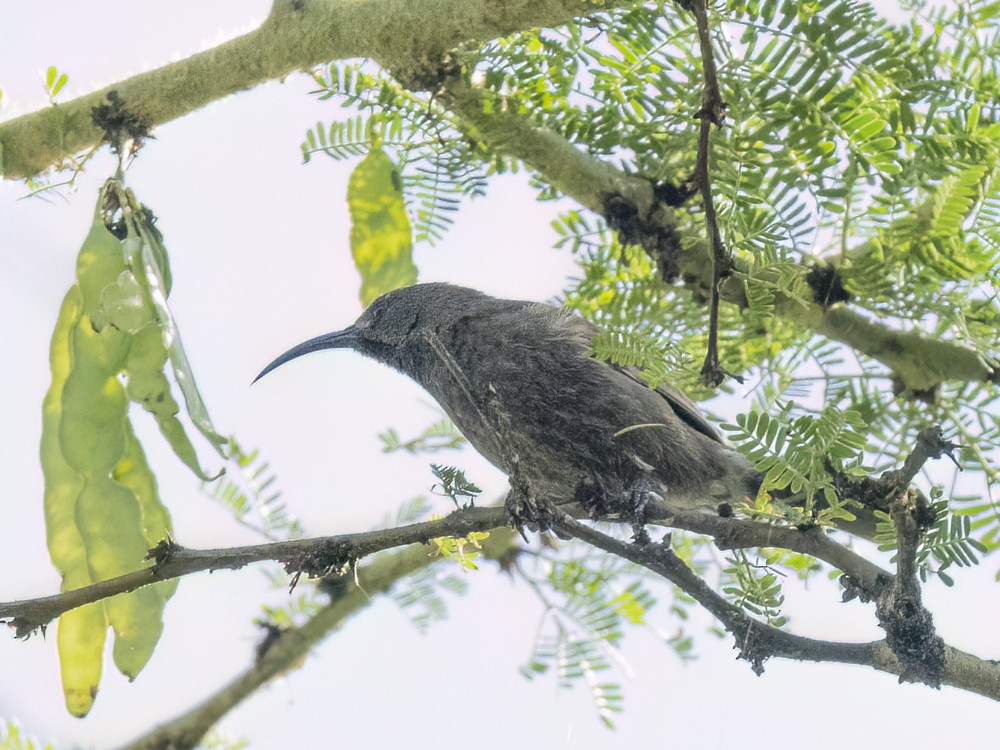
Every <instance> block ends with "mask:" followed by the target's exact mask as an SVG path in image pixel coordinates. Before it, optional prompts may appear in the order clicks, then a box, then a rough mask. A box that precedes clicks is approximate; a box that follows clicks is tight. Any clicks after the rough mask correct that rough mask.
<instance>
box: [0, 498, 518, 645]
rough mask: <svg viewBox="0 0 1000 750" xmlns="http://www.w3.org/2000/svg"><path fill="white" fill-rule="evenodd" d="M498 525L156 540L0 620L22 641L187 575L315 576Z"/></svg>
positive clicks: (497, 515)
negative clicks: (145, 562) (210, 543)
mask: <svg viewBox="0 0 1000 750" xmlns="http://www.w3.org/2000/svg"><path fill="white" fill-rule="evenodd" d="M502 526H504V515H503V509H501V508H467V509H465V510H461V511H455V512H453V513H451V514H450V515H448V516H446V517H445V518H442V519H438V520H436V521H425V522H423V523H415V524H410V525H408V526H399V527H396V528H391V529H382V530H378V531H366V532H360V533H356V534H340V535H337V536H329V537H318V538H313V539H294V540H291V541H284V542H271V543H268V544H257V545H251V546H247V547H231V548H228V549H207V550H196V549H188V548H186V547H181V546H179V545H177V544H174V543H173V542H161V543H160V545H159V546H157V547H156V548H154V549H153V550H152V551H151V552H150V557H152V558H155V559H156V560H157V562H156V563H155V564H154V565H152V566H151V567H149V568H144V569H142V570H137V571H134V572H132V573H126V574H125V575H122V576H118V577H117V578H111V579H108V580H106V581H101V582H100V583H94V584H91V585H90V586H84V587H82V588H79V589H74V590H73V591H67V592H64V593H61V594H55V595H53V596H46V597H42V598H39V599H26V600H22V601H15V602H4V603H0V621H2V620H3V619H6V618H10V620H9V623H8V624H9V625H10V626H12V627H13V628H14V630H15V634H16V635H17V636H18V637H23V636H26V635H29V634H30V633H32V632H33V631H35V630H37V629H38V628H41V627H44V626H45V625H47V624H48V623H49V622H51V621H52V620H53V619H55V618H56V617H58V616H59V615H61V614H63V613H64V612H68V611H69V610H71V609H76V608H77V607H81V606H83V605H84V604H89V603H91V602H96V601H101V600H103V599H107V598H109V597H111V596H115V595H116V594H122V593H126V592H128V591H134V590H135V589H138V588H141V587H143V586H148V585H150V584H152V583H157V582H159V581H166V580H169V579H171V578H179V577H181V576H185V575H189V574H191V573H197V572H200V571H204V570H213V571H214V570H237V569H239V568H242V567H244V566H245V565H249V564H250V563H255V562H263V561H265V560H273V561H275V562H280V563H282V564H284V566H285V569H286V570H287V571H288V572H290V573H306V574H307V575H309V576H311V577H319V576H325V575H329V574H330V573H332V572H336V571H339V570H342V569H345V568H347V567H348V566H350V565H353V564H354V563H356V562H357V561H358V560H360V559H362V558H363V557H366V556H368V555H371V554H373V553H375V552H381V551H383V550H387V549H391V548H393V547H401V546H404V545H408V544H427V542H429V541H430V540H431V539H434V538H435V537H442V536H455V537H461V536H466V535H467V534H469V533H471V532H473V531H490V530H496V529H498V528H500V527H502Z"/></svg>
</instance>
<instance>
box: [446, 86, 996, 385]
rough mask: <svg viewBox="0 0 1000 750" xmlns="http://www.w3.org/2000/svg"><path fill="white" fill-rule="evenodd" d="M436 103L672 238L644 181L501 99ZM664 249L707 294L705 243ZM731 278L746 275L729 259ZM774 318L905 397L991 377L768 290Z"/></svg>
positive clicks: (663, 210) (912, 336)
mask: <svg viewBox="0 0 1000 750" xmlns="http://www.w3.org/2000/svg"><path fill="white" fill-rule="evenodd" d="M440 101H441V102H442V103H443V104H444V106H446V107H447V108H448V109H450V110H451V111H452V112H453V113H455V114H456V115H458V116H459V117H460V118H461V119H462V120H464V121H465V123H466V124H467V126H468V127H469V133H470V135H472V136H474V137H476V138H479V139H480V140H482V141H484V142H485V143H487V144H488V145H489V146H490V147H491V148H494V149H496V150H498V151H500V152H502V153H506V154H509V155H511V156H514V157H516V158H518V159H520V160H521V161H523V162H524V163H525V164H526V165H527V166H528V167H530V168H531V169H534V170H536V171H537V172H539V173H540V174H541V175H542V176H544V177H545V179H546V180H547V181H548V182H549V183H550V184H552V186H553V187H555V188H556V189H557V190H559V191H560V192H562V193H564V194H565V195H567V196H569V197H571V198H573V199H574V200H576V201H577V202H579V203H580V204H581V205H583V206H585V207H586V208H589V209H591V210H592V211H596V212H598V213H601V214H602V215H604V213H605V209H606V201H607V200H608V198H609V197H610V196H621V197H622V198H623V199H624V200H625V201H626V202H628V203H629V204H631V205H632V206H634V208H635V210H636V211H637V214H638V217H637V218H638V221H639V222H640V223H641V224H643V225H644V228H645V229H646V231H650V232H653V231H656V232H659V233H660V234H661V235H663V236H664V237H677V236H678V234H677V232H678V227H677V222H676V219H675V217H674V213H673V211H672V210H671V209H670V208H669V207H668V206H665V205H664V204H663V203H660V202H658V201H657V200H656V198H655V196H654V194H653V186H652V184H651V183H650V182H649V181H648V180H645V179H643V178H641V177H637V176H635V175H628V174H626V173H625V172H622V171H621V170H618V169H616V168H615V167H614V166H612V165H611V164H608V163H607V162H605V161H603V160H601V159H598V158H597V157H594V156H591V155H590V154H588V153H586V152H585V151H583V150H582V149H580V148H577V147H576V146H574V145H573V144H571V143H569V142H568V141H566V139H564V138H563V137H562V136H560V135H559V134H557V133H554V132H552V131H550V130H547V129H545V128H540V127H538V126H536V125H534V124H532V123H531V122H530V121H529V120H528V119H527V118H525V117H523V116H522V115H519V114H517V113H516V112H511V111H508V110H507V108H506V106H505V103H504V101H503V99H502V98H500V97H497V96H496V95H494V94H491V93H489V92H486V91H483V90H482V89H479V88H476V87H473V86H470V85H469V84H468V83H467V82H464V81H449V82H448V84H447V88H446V90H445V92H444V93H443V95H442V96H441V99H440ZM670 244H671V251H672V261H673V262H674V263H675V264H676V267H677V270H678V272H679V274H680V275H681V276H682V277H683V278H684V279H685V281H687V282H689V283H692V284H695V285H696V286H698V287H700V288H701V289H703V290H708V289H711V284H712V273H711V266H710V264H708V263H706V262H705V258H706V254H707V253H708V252H709V250H710V249H709V248H708V246H707V245H706V242H705V241H704V240H701V241H696V242H680V241H679V240H678V241H676V242H671V243H670ZM733 270H734V271H737V272H745V271H746V270H747V269H746V268H745V267H744V266H743V264H742V263H741V262H740V261H739V260H738V259H734V262H733ZM720 292H721V296H722V299H723V300H725V301H727V302H730V303H733V304H736V305H740V306H744V305H746V294H745V289H744V286H743V280H742V279H741V278H740V277H739V276H738V275H734V276H731V277H730V278H728V279H726V280H725V281H724V282H723V283H722V287H721V289H720ZM775 313H776V314H777V315H780V316H782V317H784V318H786V319H788V320H791V321H793V322H795V323H797V324H799V325H801V326H804V327H806V328H809V329H811V330H813V331H815V332H816V333H819V334H821V335H823V336H826V337H827V338H829V339H832V340H833V341H838V342H840V343H842V344H846V345H847V346H849V347H851V348H852V349H854V350H855V351H858V352H860V353H861V354H865V355H867V356H868V357H871V358H872V359H875V360H877V361H879V362H881V363H882V364H884V365H885V366H886V367H888V368H889V369H890V370H892V372H893V373H895V374H896V375H897V376H898V377H899V378H900V379H901V380H902V382H903V384H904V385H905V386H906V387H907V388H909V389H911V390H916V391H922V390H928V389H930V388H933V387H934V386H935V385H937V384H938V383H941V382H945V381H975V382H983V381H987V380H990V379H992V378H996V377H997V374H996V372H995V371H994V368H993V367H991V366H990V365H989V364H988V363H987V362H986V361H985V360H984V359H983V358H982V356H981V355H980V354H978V353H977V352H975V351H974V350H972V349H970V348H968V347H966V346H964V345H962V344H959V343H955V342H951V341H943V340H940V339H936V338H933V337H930V336H925V335H923V334H921V333H918V332H916V331H909V332H904V331H898V330H895V329H893V328H890V327H889V326H887V325H884V324H882V323H878V322H875V321H873V320H870V319H869V318H866V317H865V316H863V315H861V314H860V313H858V312H855V311H853V310H850V309H848V308H846V307H845V306H843V305H834V306H832V307H828V308H827V307H824V306H822V305H820V304H817V303H815V302H803V301H802V300H800V299H799V298H797V297H795V298H793V297H791V296H787V295H785V294H783V293H782V292H781V291H780V290H775Z"/></svg>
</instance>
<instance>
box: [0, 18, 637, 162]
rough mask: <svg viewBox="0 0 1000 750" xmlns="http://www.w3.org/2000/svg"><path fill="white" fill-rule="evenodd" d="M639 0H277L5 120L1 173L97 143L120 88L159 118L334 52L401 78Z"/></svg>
mask: <svg viewBox="0 0 1000 750" xmlns="http://www.w3.org/2000/svg"><path fill="white" fill-rule="evenodd" d="M637 4H638V3H637V2H635V0H631V1H630V0H619V1H618V2H613V1H612V0H591V1H589V2H586V3H583V2H580V0H532V1H531V2H525V0H363V1H355V2H343V0H295V1H294V2H293V0H276V2H275V3H274V5H273V7H272V10H271V14H270V16H269V17H268V19H267V20H266V21H265V22H264V23H263V24H262V25H261V26H260V28H258V29H256V30H255V31H252V32H250V33H249V34H246V35H244V36H241V37H239V38H237V39H233V40H231V41H229V42H226V43H224V44H221V45H219V46H218V47H215V48H213V49H210V50H207V51H205V52H202V53H200V54H197V55H194V56H192V57H189V58H187V59H185V60H181V61H180V62H176V63H172V64H170V65H166V66H164V67H162V68H158V69H156V70H152V71H149V72H147V73H142V74H140V75H137V76H133V77H132V78H129V79H128V80H125V81H121V82H119V83H116V84H114V85H112V86H108V87H106V88H103V89H101V90H99V91H95V92H93V93H91V94H87V95H86V96H81V97H79V98H78V99H74V100H72V101H69V102H66V103H64V104H60V105H58V106H56V107H49V108H47V109H44V110H41V111H39V112H33V113H31V114H28V115H24V116H23V117H19V118H17V119H14V120H10V121H8V122H5V123H2V124H0V175H2V176H4V177H6V178H8V179H15V178H21V177H31V176H33V175H36V174H38V173H39V172H41V171H43V170H44V169H46V168H47V167H50V166H53V165H56V164H59V163H61V162H62V161H63V160H65V159H68V158H69V157H71V156H73V155H74V154H77V153H79V152H81V151H83V150H85V149H88V148H90V147H92V146H94V145H95V144H97V143H100V140H101V137H102V133H101V132H100V130H98V128H97V127H95V126H94V124H93V123H92V122H91V119H90V113H91V110H92V109H93V108H94V107H95V106H97V105H98V104H100V103H101V102H103V101H104V99H105V97H106V95H107V93H108V91H111V90H116V91H118V93H119V95H120V96H121V98H122V100H123V101H124V103H125V104H126V105H127V106H129V107H130V108H133V109H135V110H136V111H139V112H142V113H143V114H144V115H146V116H147V117H149V118H150V120H151V122H152V124H153V125H160V124H163V123H165V122H169V121H171V120H174V119H176V118H178V117H180V116H182V115H185V114H188V113H189V112H193V111H195V110H197V109H200V108H201V107H204V106H205V105H206V104H209V103H210V102H213V101H216V100H218V99H222V98H224V97H226V96H229V95H230V94H234V93H236V92H239V91H244V90H246V89H249V88H252V87H254V86H257V85H259V84H261V83H264V82H265V81H271V80H276V79H280V78H283V77H285V76H287V75H289V74H291V73H294V72H296V71H298V70H307V69H309V68H312V67H314V66H316V65H320V64H322V63H326V62H329V61H330V60H342V59H346V58H351V57H370V58H373V59H375V60H377V61H378V62H379V63H380V64H381V65H383V66H384V67H386V68H388V69H390V70H392V71H393V72H394V73H395V74H396V75H399V76H400V77H401V78H403V79H404V80H415V79H420V78H421V77H426V76H427V74H428V73H430V72H433V71H436V70H437V69H438V68H439V66H440V62H441V58H442V56H443V55H444V53H445V52H447V51H448V50H450V49H453V48H454V47H457V46H458V45H460V44H463V43H468V42H473V43H475V42H483V41H486V40H489V39H495V38H496V37H500V36H505V35H508V34H511V33H513V32H515V31H520V30H524V29H530V28H534V27H536V26H558V25H559V24H563V23H567V22H568V21H571V20H572V19H574V18H578V17H581V16H585V15H589V14H592V13H596V12H599V11H602V10H608V9H610V8H615V7H629V6H632V5H637Z"/></svg>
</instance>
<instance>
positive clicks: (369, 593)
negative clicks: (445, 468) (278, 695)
mask: <svg viewBox="0 0 1000 750" xmlns="http://www.w3.org/2000/svg"><path fill="white" fill-rule="evenodd" d="M496 510H498V511H500V512H502V511H501V510H500V509H496ZM517 549H518V545H517V539H516V537H515V535H514V533H513V532H512V531H511V530H510V529H500V530H498V531H496V532H494V533H493V534H491V535H490V538H489V539H486V540H485V541H484V542H483V554H484V556H485V557H486V558H488V559H491V560H503V559H504V558H505V557H506V556H507V555H509V554H511V553H512V552H515V551H516V550H517ZM440 559H441V558H435V557H432V556H431V555H429V554H428V553H427V550H426V549H424V548H422V547H413V548H410V549H405V550H400V551H399V552H396V553H394V554H392V555H388V556H386V557H383V558H380V559H378V560H374V561H373V562H372V563H370V564H368V565H365V566H364V567H362V568H361V569H359V570H358V573H357V581H358V582H360V586H359V585H358V583H356V582H355V580H354V577H353V576H350V575H348V576H345V577H344V578H343V579H342V581H343V586H342V587H341V588H340V589H338V590H337V592H336V593H335V594H332V595H331V601H330V603H329V604H327V605H326V606H325V607H323V608H322V609H321V610H320V611H319V612H317V613H316V614H315V615H313V616H312V617H310V618H309V620H308V622H306V623H305V624H304V625H302V626H300V627H296V628H289V629H287V630H283V631H281V632H280V633H279V635H278V636H277V638H276V639H275V641H274V642H273V643H272V644H271V645H270V646H269V647H268V648H267V650H266V651H265V652H264V653H263V655H262V656H260V658H258V659H257V661H256V662H255V663H254V664H253V665H252V666H250V667H249V668H247V669H246V670H244V671H243V672H242V673H241V674H239V675H237V676H236V677H234V678H233V679H232V680H230V681H229V683H228V684H226V685H224V686H223V687H221V688H220V689H219V690H217V691H216V692H215V693H213V694H212V695H210V696H209V697H208V698H206V699H205V700H204V701H202V702H201V703H199V704H198V705H197V706H195V708H193V709H191V710H190V711H188V712H187V713H185V714H182V715H181V716H178V717H177V718H176V719H173V720H172V721H170V722H168V723H166V724H162V725H160V726H158V727H156V728H155V729H153V730H152V731H151V732H149V733H148V734H145V735H143V736H142V737H139V738H137V739H135V740H133V741H132V742H130V743H128V744H127V745H124V746H123V747H122V748H121V750H154V749H156V750H160V749H161V748H171V750H187V749H188V748H193V747H195V746H196V745H197V744H198V743H199V742H200V740H201V738H202V737H204V735H205V733H206V732H208V730H209V729H211V727H212V726H213V725H214V724H215V723H216V722H218V721H219V720H220V719H221V718H222V717H223V716H225V715H226V714H227V713H228V712H229V711H231V710H232V709H233V708H235V707H236V706H237V705H239V704H240V703H241V702H242V701H243V700H244V699H246V698H248V697H249V696H250V695H252V694H253V693H254V692H255V691H256V690H257V689H259V688H260V687H262V686H263V685H264V684H266V683H267V682H268V681H270V680H271V679H273V678H274V677H278V676H280V675H283V674H285V673H286V672H287V671H288V670H290V669H295V668H297V667H298V666H299V665H300V664H301V663H302V661H303V660H304V659H305V657H306V656H308V655H309V652H310V651H311V650H312V648H313V646H315V645H316V644H318V643H319V642H320V641H322V640H323V639H324V638H325V637H326V636H328V635H329V634H330V633H331V632H333V631H335V630H338V629H340V627H341V626H343V625H344V623H345V622H347V621H348V620H349V619H350V618H351V617H353V616H354V615H356V614H358V613H359V612H361V611H362V610H364V609H366V608H367V607H368V606H370V605H371V603H372V601H373V598H374V597H375V595H377V594H384V593H386V592H387V591H389V590H390V589H391V588H392V586H393V585H394V584H395V583H397V582H398V581H400V580H401V579H403V578H406V577H407V576H410V575H412V574H413V573H416V572H417V571H418V570H422V569H423V568H426V567H428V566H429V565H431V564H433V563H435V562H438V561H440Z"/></svg>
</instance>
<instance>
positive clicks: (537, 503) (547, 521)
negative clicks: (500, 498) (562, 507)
mask: <svg viewBox="0 0 1000 750" xmlns="http://www.w3.org/2000/svg"><path fill="white" fill-rule="evenodd" d="M504 511H505V512H506V515H507V524H508V525H509V526H511V527H512V528H514V530H516V531H517V533H519V534H520V535H521V538H522V539H524V541H528V537H527V535H526V534H525V529H527V530H528V531H549V530H551V529H552V526H553V524H554V523H555V520H556V516H555V513H553V512H552V507H551V505H550V504H549V503H548V502H547V501H544V500H539V499H538V498H536V497H535V494H534V493H533V492H532V491H531V488H530V487H529V486H528V484H527V482H525V481H523V480H518V479H515V478H514V477H511V478H510V490H508V492H507V499H506V500H505V501H504Z"/></svg>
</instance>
